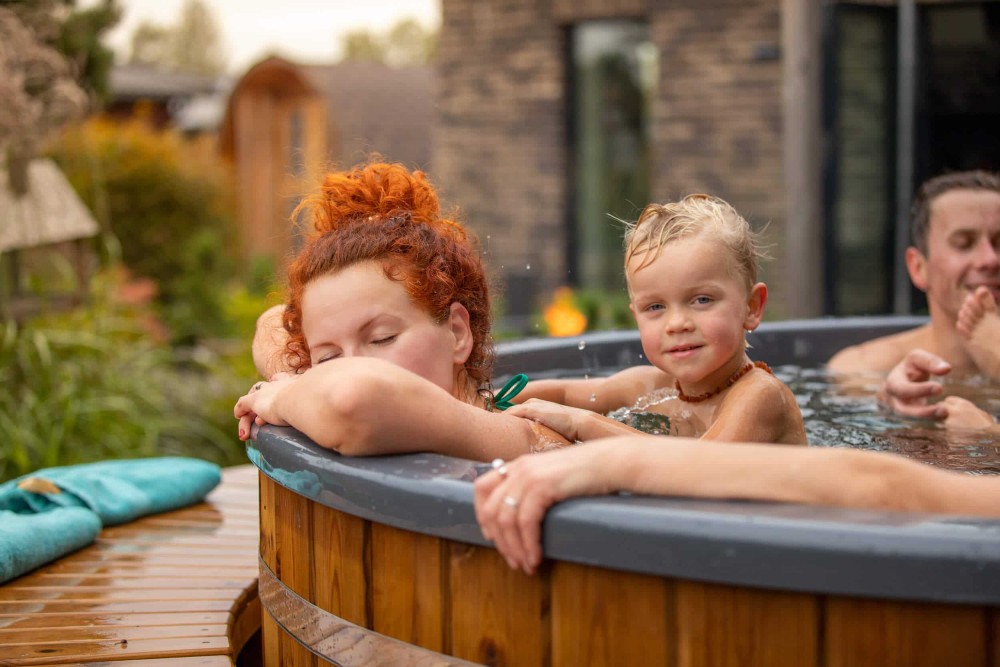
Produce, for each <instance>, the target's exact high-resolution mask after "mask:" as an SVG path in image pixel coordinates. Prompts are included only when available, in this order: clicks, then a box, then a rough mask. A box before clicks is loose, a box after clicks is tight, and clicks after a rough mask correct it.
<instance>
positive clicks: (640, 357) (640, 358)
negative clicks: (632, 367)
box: [639, 353, 642, 361]
mask: <svg viewBox="0 0 1000 667" xmlns="http://www.w3.org/2000/svg"><path fill="white" fill-rule="evenodd" d="M639 361H642V353H640V354H639Z"/></svg>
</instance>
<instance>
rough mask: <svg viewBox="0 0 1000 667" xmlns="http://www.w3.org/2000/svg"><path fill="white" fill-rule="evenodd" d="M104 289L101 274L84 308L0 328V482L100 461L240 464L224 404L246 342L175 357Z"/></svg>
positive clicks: (241, 377)
mask: <svg viewBox="0 0 1000 667" xmlns="http://www.w3.org/2000/svg"><path fill="white" fill-rule="evenodd" d="M114 287H115V286H114V285H112V284H109V282H108V280H107V277H104V278H102V279H99V280H97V281H95V289H94V295H93V301H92V303H91V305H90V306H88V307H87V308H84V309H80V310H77V311H74V312H71V313H67V314H61V315H58V316H51V317H48V318H44V319H38V320H35V321H32V322H29V323H27V324H25V325H23V326H18V325H16V324H14V323H13V322H7V323H6V324H3V325H0V480H4V479H8V478H10V477H15V476H17V475H21V474H24V473H27V472H30V471H32V470H36V469H38V468H41V467H48V466H55V465H68V464H73V463H81V462H87V461H96V460H102V459H109V458H133V457H140V456H163V455H179V456H195V457H198V458H203V459H208V460H212V461H216V462H218V463H220V464H221V465H232V464H236V463H240V462H243V461H244V460H245V456H244V453H243V448H242V447H241V446H240V444H239V442H238V440H237V439H236V437H235V429H236V422H235V420H234V419H233V417H232V405H233V403H234V402H235V399H236V397H237V396H239V395H240V394H241V393H242V392H243V391H244V390H245V389H246V387H247V386H248V385H249V384H250V383H251V382H252V381H253V378H254V375H253V372H252V370H251V371H249V373H247V371H246V362H244V361H243V360H244V359H249V357H250V353H249V343H247V344H246V345H242V346H239V347H238V349H232V350H230V351H229V352H228V353H219V352H211V351H209V350H207V349H204V348H195V350H197V351H195V352H189V353H187V354H186V355H184V356H183V357H178V356H177V353H176V352H175V351H174V349H172V348H171V347H169V346H167V345H164V344H160V343H156V342H155V341H154V339H153V338H152V337H151V336H150V335H149V333H148V332H147V330H146V325H147V322H148V316H149V313H148V312H145V311H144V310H143V309H141V308H134V307H128V306H125V305H123V304H121V303H118V302H116V301H115V300H114V298H113V294H114Z"/></svg>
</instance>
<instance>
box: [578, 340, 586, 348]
mask: <svg viewBox="0 0 1000 667" xmlns="http://www.w3.org/2000/svg"><path fill="white" fill-rule="evenodd" d="M576 349H578V350H586V349H587V341H585V340H581V341H580V342H579V343H577V344H576Z"/></svg>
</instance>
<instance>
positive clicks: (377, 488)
mask: <svg viewBox="0 0 1000 667" xmlns="http://www.w3.org/2000/svg"><path fill="white" fill-rule="evenodd" d="M922 321H925V320H922V319H920V318H853V319H851V320H810V321H800V322H784V323H775V324H765V325H764V326H762V327H761V329H760V330H759V331H758V332H757V333H755V334H754V339H755V340H754V341H752V344H753V346H754V358H761V359H763V360H765V361H767V362H768V363H771V364H772V365H779V364H786V363H800V364H802V363H806V362H812V359H809V358H807V356H808V355H807V354H804V352H803V351H804V350H805V352H807V353H808V354H811V355H815V354H822V355H825V356H823V357H822V359H825V358H826V356H829V354H832V352H831V351H830V350H831V348H832V349H833V351H835V350H836V349H838V348H837V346H840V347H842V346H843V345H848V344H851V343H853V342H858V341H860V340H864V339H865V338H866V337H867V338H870V337H871V335H872V333H873V331H874V332H875V334H876V335H878V334H881V333H888V332H890V331H893V330H901V329H905V328H908V327H910V326H913V325H914V323H916V324H919V323H921V322H922ZM817 327H819V328H820V329H819V331H820V332H821V333H822V334H823V335H822V336H820V337H819V338H818V339H810V338H809V336H810V335H812V334H813V333H814V332H815V331H816V330H817V329H816V328H817ZM803 335H805V336H806V339H807V343H805V344H801V343H800V344H797V343H796V339H797V338H800V337H801V336H803ZM581 340H582V341H584V342H585V346H584V350H580V349H579V342H580V341H581ZM803 345H805V347H803ZM635 346H638V337H637V335H636V334H635V332H631V331H630V332H610V333H599V334H590V335H585V336H581V337H577V338H573V339H570V340H556V341H553V340H537V341H531V340H528V341H518V342H516V343H512V344H508V345H504V346H501V347H500V350H499V351H500V360H501V362H500V364H499V367H500V369H501V370H500V372H501V373H505V372H506V373H510V372H515V371H520V370H526V369H527V370H528V371H531V370H532V369H536V368H537V366H535V365H534V364H535V363H536V361H534V360H537V359H539V358H540V359H543V360H545V361H547V362H552V363H553V364H554V365H556V366H558V367H560V368H563V367H565V368H568V369H571V368H573V367H572V365H570V362H572V361H573V360H574V359H575V360H576V363H577V365H579V364H580V360H581V359H584V363H585V364H588V365H590V367H591V368H593V369H595V371H599V370H600V369H601V368H602V367H603V366H602V364H604V357H608V358H609V359H610V363H612V364H616V363H617V362H618V361H619V359H620V358H621V355H622V354H624V353H623V352H622V350H623V349H624V350H626V351H627V352H626V353H627V354H629V355H634V354H636V352H635V349H638V348H636V347H635ZM806 348H809V349H806ZM588 350H589V352H588V354H587V355H582V354H581V352H586V351H588ZM817 351H818V352H817ZM588 355H589V356H588ZM633 358H634V357H633ZM563 361H566V362H567V365H565V366H563V365H562V363H563ZM633 363H634V362H633ZM247 452H248V456H249V457H250V459H251V460H252V461H253V462H254V463H255V464H256V465H257V466H258V467H259V468H260V469H261V470H262V471H263V472H264V474H266V475H268V476H269V477H270V478H271V479H273V480H274V481H275V482H277V483H278V484H280V485H282V486H284V487H286V488H288V489H290V490H292V491H294V492H296V493H298V494H300V495H302V496H305V497H307V498H309V499H311V500H312V501H314V502H317V503H320V504H322V505H325V506H327V507H330V508H333V509H335V510H339V511H343V512H347V513H349V514H352V515H355V516H358V517H360V518H363V519H367V520H371V521H375V522H378V523H381V524H385V525H389V526H393V527H396V528H401V529H404V530H410V531H414V532H418V533H422V534H426V535H432V536H436V537H440V538H444V539H449V540H456V541H459V542H464V543H469V544H476V545H480V546H488V545H489V543H488V542H487V541H486V540H485V539H483V536H482V533H481V532H480V531H479V527H478V525H477V524H476V521H475V515H474V511H473V504H472V500H473V494H472V481H473V480H474V479H475V477H476V476H477V474H479V472H481V471H482V470H483V469H485V467H486V466H485V465H484V464H482V463H477V462H474V461H467V460H463V459H458V458H453V457H447V456H441V455H438V454H407V455H398V456H381V457H361V458H350V457H344V456H340V455H339V454H337V453H336V452H331V451H328V450H325V449H322V448H320V447H319V446H317V445H315V444H314V443H313V442H312V441H311V440H309V439H308V438H306V437H305V436H304V435H302V434H301V433H299V432H298V431H296V430H294V429H291V428H287V427H284V428H282V427H273V426H266V427H263V428H261V429H260V430H259V431H258V432H257V434H256V437H255V440H253V441H251V442H249V443H248V444H247ZM544 545H545V555H546V558H549V559H555V560H563V561H570V562H574V563H580V564H586V565H595V566H600V567H604V568H610V569H615V570H623V571H629V572H637V573H643V574H650V575H657V576H663V577H671V578H679V579H691V580H696V581H703V582H711V583H719V584H729V585H736V586H748V587H753V588H763V589H775V590H785V591H797V592H805V593H813V594H830V595H845V596H859V597H873V598H880V599H893V600H909V601H922V602H943V603H953V604H954V603H958V604H985V605H1000V520H990V519H976V518H968V517H955V516H940V515H923V514H911V513H899V512H879V511H861V510H843V509H838V508H828V507H816V506H807V505H792V504H780V503H754V502H742V501H704V500H695V499H684V498H663V497H640V496H629V495H618V496H608V497H599V498H580V499H574V500H570V501H567V502H564V503H561V504H559V505H558V506H556V507H555V508H553V509H552V511H550V513H549V515H548V518H547V519H546V521H545V525H544Z"/></svg>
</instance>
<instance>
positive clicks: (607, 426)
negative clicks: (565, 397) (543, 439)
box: [507, 398, 642, 442]
mask: <svg viewBox="0 0 1000 667" xmlns="http://www.w3.org/2000/svg"><path fill="white" fill-rule="evenodd" d="M507 414H509V415H514V416H516V417H523V418H524V419H530V420H531V421H533V422H537V423H539V424H542V425H544V426H546V427H548V428H550V429H552V430H553V431H555V432H556V433H559V434H560V435H562V436H563V437H564V438H566V439H567V440H569V441H570V442H574V441H578V440H580V441H587V440H596V439H598V438H608V437H611V436H614V435H638V434H641V433H642V432H641V431H637V430H636V429H634V428H632V427H631V426H626V425H625V424H622V423H621V422H619V421H616V420H614V419H611V418H610V417H605V416H604V415H601V414H598V413H596V412H591V411H590V410H584V409H582V408H571V407H569V406H566V405H559V404H558V403H552V402H550V401H542V400H539V399H537V398H534V399H531V400H529V401H527V402H525V403H520V404H518V405H515V406H512V407H511V408H509V409H508V410H507Z"/></svg>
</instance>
